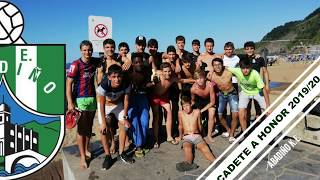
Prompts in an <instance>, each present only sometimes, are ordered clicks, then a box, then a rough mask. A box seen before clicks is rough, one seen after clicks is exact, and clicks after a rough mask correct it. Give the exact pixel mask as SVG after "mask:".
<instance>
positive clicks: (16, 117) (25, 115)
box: [0, 79, 59, 124]
mask: <svg viewBox="0 0 320 180" xmlns="http://www.w3.org/2000/svg"><path fill="white" fill-rule="evenodd" d="M0 94H1V95H3V97H2V96H1V99H0V104H2V103H3V102H4V103H5V104H7V105H8V106H9V107H10V110H11V123H12V124H25V123H28V122H30V121H37V122H38V123H40V124H46V123H49V122H52V121H57V120H59V117H45V116H38V115H36V114H33V113H31V112H28V111H26V110H25V109H24V108H22V107H20V106H19V104H18V103H17V102H15V100H14V99H13V98H12V97H11V96H10V94H9V92H8V89H7V88H6V86H5V85H4V82H3V81H2V79H0Z"/></svg>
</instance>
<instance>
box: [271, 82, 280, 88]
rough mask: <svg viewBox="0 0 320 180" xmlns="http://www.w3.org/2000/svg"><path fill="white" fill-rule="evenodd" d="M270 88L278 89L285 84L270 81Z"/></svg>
mask: <svg viewBox="0 0 320 180" xmlns="http://www.w3.org/2000/svg"><path fill="white" fill-rule="evenodd" d="M269 86H270V88H276V87H280V86H283V83H281V82H273V81H270V84H269Z"/></svg>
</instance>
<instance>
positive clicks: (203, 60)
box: [196, 38, 220, 74]
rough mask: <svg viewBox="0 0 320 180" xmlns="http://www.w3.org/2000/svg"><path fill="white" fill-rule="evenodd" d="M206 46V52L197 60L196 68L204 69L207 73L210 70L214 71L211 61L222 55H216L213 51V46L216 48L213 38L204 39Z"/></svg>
mask: <svg viewBox="0 0 320 180" xmlns="http://www.w3.org/2000/svg"><path fill="white" fill-rule="evenodd" d="M204 47H205V49H206V52H204V53H202V54H201V55H200V56H199V57H198V60H197V66H196V69H197V70H200V69H201V70H203V71H205V72H206V74H207V73H208V72H210V71H212V65H211V61H212V59H214V58H218V57H220V56H218V55H216V54H215V53H214V52H213V48H214V40H213V39H212V38H207V39H206V40H205V41H204Z"/></svg>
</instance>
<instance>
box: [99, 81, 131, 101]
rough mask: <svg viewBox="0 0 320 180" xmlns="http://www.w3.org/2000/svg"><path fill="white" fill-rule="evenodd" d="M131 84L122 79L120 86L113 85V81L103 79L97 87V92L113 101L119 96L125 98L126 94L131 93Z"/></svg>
mask: <svg viewBox="0 0 320 180" xmlns="http://www.w3.org/2000/svg"><path fill="white" fill-rule="evenodd" d="M130 92H131V85H130V83H128V82H126V81H122V83H121V85H120V86H119V87H118V88H112V87H111V81H110V80H108V79H104V80H102V82H101V84H100V85H99V87H98V88H97V93H98V94H99V95H101V96H106V98H108V99H110V100H111V101H117V100H118V99H119V98H123V97H124V95H125V94H130Z"/></svg>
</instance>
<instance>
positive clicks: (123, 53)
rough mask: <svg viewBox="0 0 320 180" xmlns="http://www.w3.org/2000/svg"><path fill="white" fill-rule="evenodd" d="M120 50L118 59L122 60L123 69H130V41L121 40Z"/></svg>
mask: <svg viewBox="0 0 320 180" xmlns="http://www.w3.org/2000/svg"><path fill="white" fill-rule="evenodd" d="M118 50H119V54H118V58H117V61H118V62H120V64H121V65H122V70H123V71H128V70H129V68H130V67H131V58H130V56H129V54H128V53H129V51H130V49H129V45H128V43H126V42H121V43H120V44H119V45H118Z"/></svg>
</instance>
